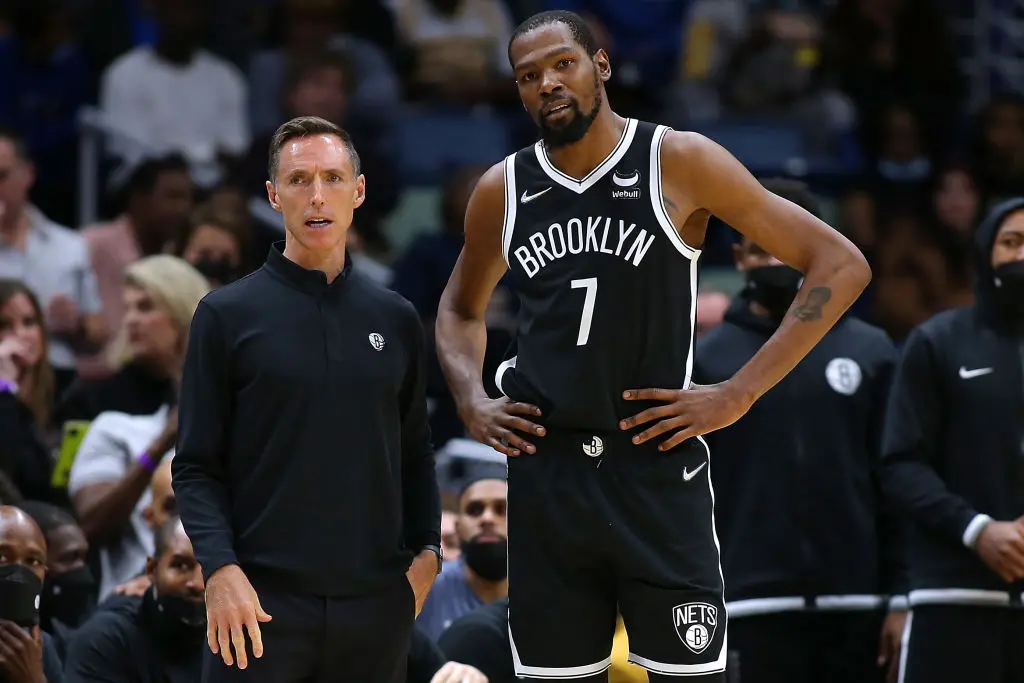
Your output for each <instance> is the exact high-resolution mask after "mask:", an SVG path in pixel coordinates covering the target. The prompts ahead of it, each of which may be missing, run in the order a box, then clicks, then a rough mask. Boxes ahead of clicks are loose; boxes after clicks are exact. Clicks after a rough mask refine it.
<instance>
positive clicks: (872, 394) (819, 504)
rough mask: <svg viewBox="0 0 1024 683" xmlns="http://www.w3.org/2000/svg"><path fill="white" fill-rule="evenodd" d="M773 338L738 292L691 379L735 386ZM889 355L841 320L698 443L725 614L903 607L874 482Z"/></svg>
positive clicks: (871, 336) (899, 573)
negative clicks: (708, 461)
mask: <svg viewBox="0 0 1024 683" xmlns="http://www.w3.org/2000/svg"><path fill="white" fill-rule="evenodd" d="M776 329H777V321H774V320H772V319H769V318H764V317H761V316H758V315H755V314H754V313H752V312H751V311H750V306H749V300H748V299H747V298H746V297H745V296H744V295H743V294H742V293H741V294H740V295H739V296H738V297H737V298H736V299H735V300H734V301H733V304H732V306H731V307H730V309H729V310H728V312H727V313H726V315H725V320H724V322H723V323H722V324H721V325H719V326H718V327H716V328H715V329H713V330H711V331H710V332H709V333H708V334H707V335H706V336H704V337H703V338H701V339H700V340H698V342H697V354H696V363H695V369H694V381H695V382H696V383H698V384H713V383H716V382H722V381H725V380H727V379H729V378H730V377H732V376H733V375H734V374H735V373H736V371H737V370H739V369H740V368H741V367H742V366H743V365H744V364H746V363H747V361H749V360H750V359H751V358H752V357H753V356H754V354H755V353H756V352H757V351H758V349H760V348H761V346H763V345H764V343H765V342H766V341H767V340H768V338H769V337H770V336H771V335H772V334H773V333H774V332H775V330H776ZM895 357H896V350H895V348H894V346H893V344H892V342H891V341H890V340H889V338H888V337H887V336H886V334H885V333H884V332H882V331H881V330H879V329H877V328H875V327H872V326H870V325H868V324H866V323H864V322H862V321H860V320H857V319H856V318H853V317H844V318H842V319H841V320H840V321H839V322H838V323H837V324H836V325H835V327H833V329H832V330H830V331H829V332H828V333H827V334H826V335H825V337H824V338H823V339H822V340H821V342H820V343H819V344H818V345H817V346H816V347H815V348H814V349H812V350H811V352H810V353H809V354H808V355H807V357H806V358H804V360H803V361H801V362H800V364H799V365H797V367H796V368H795V369H794V370H793V372H791V373H790V374H789V375H787V376H786V377H785V378H784V379H783V380H782V381H781V382H779V384H777V385H776V386H775V387H774V388H772V389H771V390H770V391H769V392H768V393H766V394H765V395H764V396H762V397H761V398H760V399H759V400H758V401H757V402H756V403H754V405H753V406H752V407H751V409H750V411H749V412H748V413H747V414H746V415H744V416H743V417H742V418H740V419H739V420H738V421H737V422H736V423H734V424H733V425H731V426H729V427H727V428H725V429H722V430H719V431H716V432H712V433H710V434H708V435H707V436H706V437H705V438H706V439H707V441H708V445H709V447H710V450H711V454H712V457H713V460H712V482H713V484H714V487H715V500H716V505H715V518H716V522H717V527H718V535H719V539H720V543H721V548H722V571H723V574H724V576H725V586H726V600H727V603H728V606H729V616H730V617H741V616H745V615H752V614H763V613H772V612H782V611H795V610H801V609H804V608H819V609H853V610H858V609H874V608H878V607H881V606H882V605H884V604H885V603H886V602H887V601H888V600H889V599H890V598H892V597H894V596H895V597H896V601H897V602H901V601H902V595H903V591H904V586H903V577H904V573H903V568H902V562H901V557H900V554H899V547H900V534H899V530H898V528H897V526H896V522H895V519H894V516H893V515H892V514H891V511H888V510H886V509H884V502H883V499H882V495H881V489H880V486H879V483H878V478H877V475H878V460H879V447H880V445H881V429H882V420H883V416H884V413H885V408H884V403H885V397H886V394H887V393H888V387H889V383H890V380H891V377H892V368H893V364H894V362H895Z"/></svg>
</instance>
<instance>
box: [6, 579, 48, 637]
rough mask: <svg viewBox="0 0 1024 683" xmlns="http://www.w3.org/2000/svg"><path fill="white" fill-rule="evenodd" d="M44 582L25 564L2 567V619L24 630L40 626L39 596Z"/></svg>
mask: <svg viewBox="0 0 1024 683" xmlns="http://www.w3.org/2000/svg"><path fill="white" fill-rule="evenodd" d="M42 590H43V582H42V581H40V580H39V577H38V576H36V575H35V574H33V573H32V570H31V569H29V568H28V567H26V566H25V565H23V564H8V565H5V566H3V567H0V619H4V620H6V621H13V622H14V623H15V624H17V625H18V626H21V627H22V628H30V627H32V626H37V625H38V624H39V594H40V593H41V592H42Z"/></svg>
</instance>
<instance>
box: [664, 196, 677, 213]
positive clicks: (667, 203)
mask: <svg viewBox="0 0 1024 683" xmlns="http://www.w3.org/2000/svg"><path fill="white" fill-rule="evenodd" d="M661 201H662V202H664V204H665V208H668V209H671V210H673V211H679V206H678V205H677V204H676V203H675V202H674V201H672V200H671V199H669V198H668V197H666V196H665V195H664V194H662V195H661Z"/></svg>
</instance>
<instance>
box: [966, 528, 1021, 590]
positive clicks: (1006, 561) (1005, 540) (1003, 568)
mask: <svg viewBox="0 0 1024 683" xmlns="http://www.w3.org/2000/svg"><path fill="white" fill-rule="evenodd" d="M974 549H975V550H976V551H977V553H978V555H980V556H981V559H982V560H984V561H985V564H987V565H988V566H989V568H990V569H991V570H992V571H994V572H995V573H996V574H998V575H999V577H1000V578H1001V579H1002V580H1003V581H1005V582H1007V583H1012V582H1014V581H1016V580H1017V579H1020V578H1024V528H1022V526H1021V524H1019V523H1017V522H989V523H988V524H986V525H985V528H984V529H982V530H981V533H980V534H978V540H977V541H976V542H975V544H974Z"/></svg>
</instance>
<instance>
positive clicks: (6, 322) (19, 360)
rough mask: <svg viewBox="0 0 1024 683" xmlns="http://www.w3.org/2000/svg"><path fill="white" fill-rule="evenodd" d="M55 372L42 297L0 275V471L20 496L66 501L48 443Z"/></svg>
mask: <svg viewBox="0 0 1024 683" xmlns="http://www.w3.org/2000/svg"><path fill="white" fill-rule="evenodd" d="M53 399H54V396H53V370H52V369H51V368H50V363H49V360H48V359H47V334H46V330H45V328H44V327H43V313H42V310H41V308H40V306H39V301H38V299H36V297H35V295H34V294H33V293H32V290H30V289H29V288H28V287H26V286H25V285H24V284H23V283H21V282H18V281H17V280H3V279H0V472H3V473H5V474H6V475H7V477H8V478H9V479H10V481H11V482H12V484H13V485H14V486H15V487H16V488H17V489H18V491H19V493H20V494H21V495H24V496H26V497H28V498H32V499H35V500H53V501H57V502H62V503H64V504H66V502H67V501H66V500H64V496H63V495H62V494H59V493H58V492H57V491H56V490H54V489H53V488H52V487H51V484H50V481H51V476H52V474H53V460H52V459H51V458H50V449H49V448H48V441H46V440H44V439H43V438H42V437H43V436H44V435H47V434H48V432H49V431H50V430H49V428H50V425H51V420H50V416H51V413H52V412H53Z"/></svg>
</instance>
